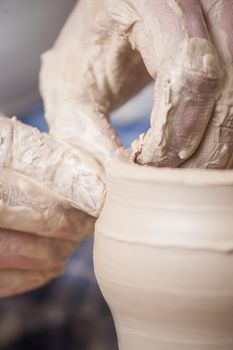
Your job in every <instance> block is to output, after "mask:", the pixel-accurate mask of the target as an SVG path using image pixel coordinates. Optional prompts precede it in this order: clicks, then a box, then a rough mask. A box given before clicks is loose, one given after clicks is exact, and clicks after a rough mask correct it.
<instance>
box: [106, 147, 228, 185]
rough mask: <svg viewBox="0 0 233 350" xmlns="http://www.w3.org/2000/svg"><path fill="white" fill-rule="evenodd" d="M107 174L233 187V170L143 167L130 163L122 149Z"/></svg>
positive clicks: (114, 158) (142, 179)
mask: <svg viewBox="0 0 233 350" xmlns="http://www.w3.org/2000/svg"><path fill="white" fill-rule="evenodd" d="M107 173H108V175H109V176H111V177H115V178H116V177H117V178H121V179H126V180H134V181H149V182H155V183H161V184H167V185H168V184H171V185H172V184H176V185H188V186H190V185H191V186H192V185H193V186H216V185H217V186H226V185H233V169H232V170H230V169H224V170H223V169H200V168H199V169H197V168H195V169H194V168H192V169H191V168H165V167H164V168H155V167H152V166H141V165H138V164H135V163H133V162H132V161H130V160H129V153H128V152H126V151H125V150H122V149H118V150H117V152H116V154H115V156H114V157H113V158H112V160H111V161H110V162H109V164H108V169H107Z"/></svg>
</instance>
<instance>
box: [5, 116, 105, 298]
mask: <svg viewBox="0 0 233 350" xmlns="http://www.w3.org/2000/svg"><path fill="white" fill-rule="evenodd" d="M104 176H105V175H104V171H103V169H102V166H101V165H100V164H99V163H98V162H97V161H96V160H95V159H94V158H93V157H92V156H91V155H89V154H88V153H87V152H85V151H83V150H79V149H74V148H73V147H72V146H70V145H67V144H65V143H63V142H62V141H58V140H56V139H55V138H54V137H52V136H49V135H47V134H42V133H40V132H39V131H38V130H36V129H34V128H32V127H29V126H26V125H24V124H22V123H20V122H18V121H17V120H16V119H7V118H4V117H0V297H2V296H9V295H13V294H16V293H18V292H22V291H27V290H28V289H31V288H35V287H37V286H39V285H41V284H44V283H46V282H47V281H48V280H50V279H51V278H53V277H54V276H56V275H58V274H59V273H61V271H62V269H63V266H64V263H65V261H66V259H67V258H68V256H69V255H71V253H72V252H73V250H74V249H75V247H76V246H77V245H78V242H79V241H80V240H81V239H83V238H84V237H87V235H89V234H91V233H93V230H94V229H93V226H94V222H95V217H96V216H98V214H99V211H100V209H101V207H102V201H103V198H104V193H105V180H104Z"/></svg>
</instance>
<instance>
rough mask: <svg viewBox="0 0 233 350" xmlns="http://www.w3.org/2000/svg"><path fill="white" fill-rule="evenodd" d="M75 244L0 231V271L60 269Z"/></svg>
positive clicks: (21, 233)
mask: <svg viewBox="0 0 233 350" xmlns="http://www.w3.org/2000/svg"><path fill="white" fill-rule="evenodd" d="M75 247H76V244H74V243H72V242H68V241H65V240H55V239H49V238H42V237H37V236H34V235H32V234H28V233H25V232H16V231H9V230H3V229H0V270H3V269H20V270H21V269H27V270H50V269H59V268H60V269H61V268H62V266H63V265H64V261H65V259H67V258H68V257H69V256H70V254H71V253H72V252H73V250H74V249H75Z"/></svg>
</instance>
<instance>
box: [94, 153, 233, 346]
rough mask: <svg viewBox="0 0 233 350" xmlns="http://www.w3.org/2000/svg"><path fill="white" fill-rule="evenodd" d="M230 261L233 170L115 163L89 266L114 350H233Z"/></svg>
mask: <svg viewBox="0 0 233 350" xmlns="http://www.w3.org/2000/svg"><path fill="white" fill-rule="evenodd" d="M232 252H233V172H232V171H227V170H226V171H220V170H217V171H216V170H190V169H155V168H149V167H139V166H136V165H130V164H127V163H124V162H122V161H121V160H119V159H115V160H113V161H112V163H111V164H110V167H109V173H108V191H107V197H106V202H105V205H104V208H103V211H102V213H101V216H100V218H99V220H98V222H97V225H96V233H95V246H94V262H95V271H96V276H97V279H98V282H99V285H100V288H101V290H102V293H103V295H104V297H105V299H106V301H107V302H108V304H109V306H110V308H111V311H112V314H113V318H114V321H115V325H116V329H117V334H118V341H119V348H120V350H214V349H218V350H232V349H233V254H232Z"/></svg>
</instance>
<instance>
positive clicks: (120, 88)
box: [41, 0, 233, 168]
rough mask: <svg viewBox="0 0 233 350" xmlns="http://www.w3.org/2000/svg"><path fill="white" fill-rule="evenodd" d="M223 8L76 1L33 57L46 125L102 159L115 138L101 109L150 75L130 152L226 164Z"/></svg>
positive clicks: (226, 3) (200, 1)
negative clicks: (150, 104) (141, 124)
mask: <svg viewBox="0 0 233 350" xmlns="http://www.w3.org/2000/svg"><path fill="white" fill-rule="evenodd" d="M232 16H233V3H232V1H231V0H221V1H212V0H195V1H189V0H100V1H95V0H89V1H85V0H80V1H79V2H78V4H77V6H76V8H75V9H74V11H73V13H72V15H71V16H70V18H69V20H68V22H67V24H66V25H65V27H64V29H63V31H62V32H61V34H60V37H59V38H58V40H57V42H56V43H55V45H54V47H53V48H52V49H51V50H50V51H48V52H47V53H45V54H44V56H43V60H42V61H43V65H42V71H41V92H42V96H43V98H44V101H45V107H46V116H47V120H48V122H49V125H50V129H51V132H52V133H53V134H55V135H58V136H59V137H60V138H63V139H65V140H66V141H68V142H70V143H72V144H74V145H81V146H82V147H84V148H86V149H88V150H89V151H90V150H92V152H93V154H95V156H96V157H97V158H98V159H99V160H101V162H103V163H105V162H107V161H108V159H109V158H110V157H111V155H112V154H113V153H114V151H115V149H116V148H117V147H118V146H119V140H118V139H117V137H116V135H115V134H114V132H113V130H112V128H111V126H110V124H109V122H108V119H107V117H108V114H109V112H110V111H111V110H113V109H114V108H115V107H117V106H119V105H120V104H122V103H123V102H125V101H127V100H128V99H129V98H130V97H131V96H132V95H133V94H135V93H136V92H137V91H138V90H140V89H141V88H142V87H143V86H144V85H145V84H147V83H148V81H149V80H150V79H154V80H155V93H154V108H153V111H152V116H151V128H150V130H149V131H148V132H147V133H146V134H145V135H143V136H141V137H140V139H139V140H138V141H137V142H136V143H135V144H134V147H133V149H134V158H135V160H136V161H137V162H139V163H141V164H153V165H157V166H173V167H175V166H180V165H181V164H184V166H185V164H186V162H185V161H186V160H187V159H189V158H190V157H192V156H193V158H192V159H191V160H190V161H189V162H188V163H187V164H186V166H198V167H216V168H218V167H230V166H231V161H230V158H231V153H232V130H233V129H232V121H231V119H232V112H231V109H232V108H231V94H232V57H233V56H232V54H233V52H232V42H233V40H232V35H231V29H232V24H231V23H232V22H231V19H232ZM147 72H149V74H148V73H147ZM149 75H150V76H149ZM207 129H208V130H207ZM206 130H207V132H206ZM198 147H199V148H198ZM197 149H198V150H197Z"/></svg>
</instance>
